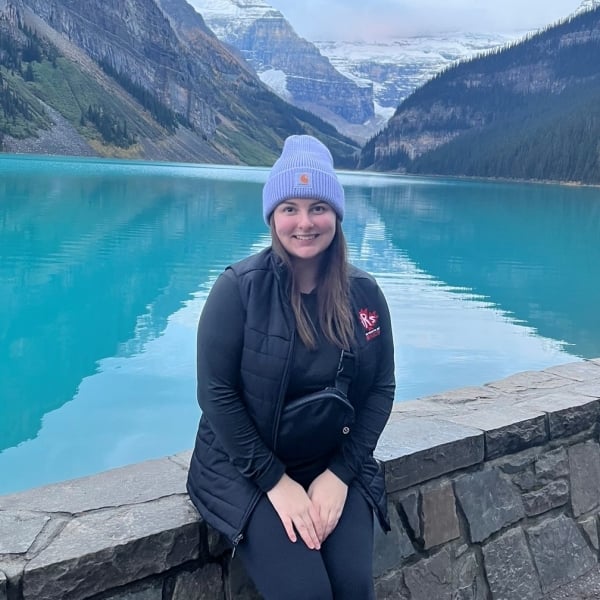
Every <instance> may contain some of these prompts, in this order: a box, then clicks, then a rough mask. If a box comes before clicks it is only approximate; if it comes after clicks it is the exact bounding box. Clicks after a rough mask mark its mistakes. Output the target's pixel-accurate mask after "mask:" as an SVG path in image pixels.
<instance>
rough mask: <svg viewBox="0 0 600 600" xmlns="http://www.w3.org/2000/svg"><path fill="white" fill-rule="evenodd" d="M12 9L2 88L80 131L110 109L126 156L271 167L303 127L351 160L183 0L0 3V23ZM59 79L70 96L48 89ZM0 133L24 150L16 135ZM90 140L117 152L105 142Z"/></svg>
mask: <svg viewBox="0 0 600 600" xmlns="http://www.w3.org/2000/svg"><path fill="white" fill-rule="evenodd" d="M11 15H13V18H15V17H14V15H18V17H17V20H18V27H12V28H11V30H12V37H13V40H12V42H10V43H11V44H12V46H11V47H12V49H13V50H14V52H12V53H11V54H10V56H9V58H10V57H12V58H11V60H18V62H19V65H21V66H20V67H19V70H18V72H17V73H16V74H15V69H14V68H11V67H8V66H7V65H8V62H7V60H8V59H7V56H8V55H7V56H3V54H2V49H1V48H0V75H1V74H2V72H3V71H2V69H3V65H4V68H5V69H6V71H4V72H5V74H6V82H8V83H6V82H5V85H8V86H9V87H10V90H11V93H14V94H16V95H18V94H25V96H26V97H27V98H29V99H31V97H32V95H37V97H38V98H41V99H43V100H44V102H45V103H46V105H47V106H49V110H50V111H51V110H53V109H55V110H58V111H59V112H60V113H61V115H62V117H64V118H66V119H67V120H69V122H70V123H71V126H72V133H73V135H83V136H85V135H88V134H89V133H90V131H91V130H92V121H93V120H94V119H96V120H95V121H94V123H95V124H96V126H98V123H99V122H100V121H101V119H102V117H103V116H106V115H107V114H109V113H110V115H111V118H113V121H114V123H116V124H118V125H119V126H120V124H121V123H122V122H123V121H124V120H125V121H127V128H126V129H127V136H128V137H127V140H128V143H129V146H128V150H127V152H128V157H132V158H152V159H165V160H187V161H197V162H225V163H228V162H231V163H239V162H241V163H248V164H269V163H271V162H272V161H273V160H274V158H275V157H276V156H277V154H278V152H279V150H280V148H281V146H282V143H283V139H284V138H285V137H286V136H287V135H289V134H291V133H298V132H305V133H312V134H314V135H318V136H319V137H321V138H322V139H323V141H325V142H326V143H328V144H329V145H331V146H333V152H334V155H337V156H336V158H337V159H338V162H339V163H340V165H345V166H349V164H350V163H351V162H352V161H353V158H352V157H353V154H354V152H355V151H356V146H355V145H354V144H353V143H352V142H350V141H349V140H346V139H344V138H342V136H340V135H339V134H338V133H337V132H336V131H335V130H334V129H333V128H332V127H330V126H328V125H327V124H326V123H324V122H322V121H320V120H319V119H318V118H315V117H314V116H312V115H308V114H306V113H304V112H303V111H301V110H299V109H297V108H296V107H293V106H291V105H289V104H287V103H285V102H283V101H282V100H281V99H280V98H279V97H278V96H277V95H276V94H274V93H273V92H272V91H271V90H269V88H268V87H267V86H266V85H264V84H263V83H262V82H261V81H260V80H259V79H258V77H257V76H256V74H255V73H253V72H252V70H251V69H249V68H248V65H246V64H245V62H244V61H243V60H242V59H240V58H239V57H237V56H235V55H234V54H233V53H232V52H231V51H230V50H229V49H227V48H225V47H224V46H223V44H222V43H221V42H220V41H219V40H218V39H217V38H216V37H215V35H214V34H213V33H212V32H211V31H210V30H209V29H208V28H207V27H206V25H205V24H204V22H203V20H202V18H201V17H200V16H199V15H198V14H197V13H195V11H193V9H191V7H190V6H189V5H188V4H187V3H186V2H185V0H160V1H158V0H156V1H155V0H103V2H97V1H96V0H0V21H2V20H4V21H5V22H8V19H9V18H10V16H11ZM32 32H33V33H32ZM19 36H21V37H23V36H25V37H27V36H29V38H28V39H29V41H31V40H33V41H34V42H35V45H36V47H37V46H38V45H39V44H38V41H39V40H38V37H39V38H41V39H43V40H45V41H44V42H43V45H44V47H46V46H47V44H50V46H51V47H53V48H56V49H57V51H58V57H59V59H58V67H59V68H56V69H55V70H54V71H51V70H50V68H49V67H48V64H47V63H48V61H49V59H48V56H47V55H48V52H45V51H44V52H45V54H44V52H42V54H43V56H42V57H41V58H40V57H39V56H38V57H37V58H35V59H32V58H30V57H27V51H26V48H27V44H28V43H29V42H28V41H27V40H21V41H20V42H19V41H18V39H17V38H18V37H19ZM39 43H42V42H39ZM50 46H48V47H50ZM51 53H52V54H53V55H54V54H55V52H54V51H52V52H51ZM14 57H16V58H14ZM4 59H7V60H4ZM53 60H54V63H53V64H54V67H56V66H57V63H56V57H54V59H53ZM28 61H29V62H28ZM4 63H6V64H4ZM26 67H27V69H26ZM32 67H33V68H32ZM26 70H28V73H29V75H28V79H27V78H26V77H25V76H24V73H25V71H26ZM48 73H50V75H48ZM74 73H75V75H74ZM66 74H68V77H67V75H66ZM60 77H63V79H62V80H61V79H60ZM44 78H45V79H44ZM74 82H75V83H74ZM63 84H64V85H65V89H66V90H67V91H68V96H69V97H68V98H67V97H66V96H65V95H63V96H62V97H57V96H58V95H59V94H57V92H56V90H54V91H53V90H52V89H51V88H53V87H54V88H56V89H58V88H59V87H60V86H61V85H63ZM31 103H32V105H33V100H31ZM40 111H43V108H41V107H40ZM90 111H91V112H90ZM55 122H56V120H55ZM63 125H64V123H63ZM13 129H14V128H13ZM1 134H2V122H1V120H0V136H1ZM49 135H50V137H51V135H52V132H50V134H49ZM4 142H5V147H6V148H8V149H9V150H10V149H11V148H15V147H16V148H17V149H20V148H19V146H18V140H16V141H15V140H13V139H12V138H11V139H9V142H10V143H8V142H7V141H6V139H5V140H4ZM1 144H2V139H1V137H0V147H1ZM93 146H94V149H95V151H96V152H97V153H100V154H103V155H112V154H111V153H112V152H113V151H114V147H113V146H111V144H110V143H108V142H106V141H105V140H102V141H98V140H96V141H95V142H94V143H93Z"/></svg>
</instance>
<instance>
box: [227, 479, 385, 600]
mask: <svg viewBox="0 0 600 600" xmlns="http://www.w3.org/2000/svg"><path fill="white" fill-rule="evenodd" d="M237 555H238V556H239V557H240V559H241V561H242V563H243V564H244V567H245V569H246V572H247V573H248V575H249V576H250V578H251V579H252V580H253V581H254V583H255V585H256V587H257V588H258V590H259V592H260V593H261V594H262V596H263V597H264V599H265V600H297V599H298V600H299V599H301V600H332V599H335V600H372V599H373V598H375V592H374V589H373V511H372V509H371V507H370V506H369V505H368V504H367V501H366V500H365V498H364V497H363V495H362V494H361V493H360V492H359V491H358V490H357V489H356V488H355V487H354V486H350V487H349V488H348V497H347V499H346V504H345V505H344V511H343V512H342V516H341V517H340V520H339V522H338V524H337V526H336V528H335V529H334V530H333V531H332V532H331V534H330V535H329V537H328V538H327V539H326V540H325V542H324V543H323V544H322V545H321V549H320V550H310V549H309V548H308V547H307V546H306V545H305V544H304V542H303V541H302V539H301V538H300V536H298V541H297V542H295V543H293V542H290V540H289V538H288V537H287V534H286V532H285V529H284V528H283V525H282V524H281V521H280V519H279V516H278V515H277V513H276V512H275V509H274V508H273V506H272V505H271V502H270V501H269V499H268V498H267V497H266V496H263V497H262V498H261V499H260V501H259V503H258V504H257V506H256V508H255V509H254V511H253V513H252V516H251V517H250V521H249V523H248V526H247V528H246V532H245V536H244V539H243V540H242V542H240V544H239V546H238V549H237Z"/></svg>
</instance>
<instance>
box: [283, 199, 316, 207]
mask: <svg viewBox="0 0 600 600" xmlns="http://www.w3.org/2000/svg"><path fill="white" fill-rule="evenodd" d="M303 200H309V201H310V206H315V205H316V204H327V202H326V201H325V200H318V199H315V198H289V199H287V200H282V201H281V204H293V205H294V206H296V205H297V203H298V202H302V201H303Z"/></svg>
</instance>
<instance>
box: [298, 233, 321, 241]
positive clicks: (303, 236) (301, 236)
mask: <svg viewBox="0 0 600 600" xmlns="http://www.w3.org/2000/svg"><path fill="white" fill-rule="evenodd" d="M316 237H317V236H316V235H315V234H313V235H297V236H296V238H297V239H299V240H314V239H315V238H316Z"/></svg>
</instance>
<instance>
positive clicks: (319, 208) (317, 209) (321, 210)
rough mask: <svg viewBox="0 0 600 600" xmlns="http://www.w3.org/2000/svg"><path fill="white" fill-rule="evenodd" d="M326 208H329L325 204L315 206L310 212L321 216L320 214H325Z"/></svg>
mask: <svg viewBox="0 0 600 600" xmlns="http://www.w3.org/2000/svg"><path fill="white" fill-rule="evenodd" d="M328 208H329V207H328V205H327V204H315V205H314V206H313V207H312V211H313V212H315V213H317V214H321V213H324V212H327V209H328Z"/></svg>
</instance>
